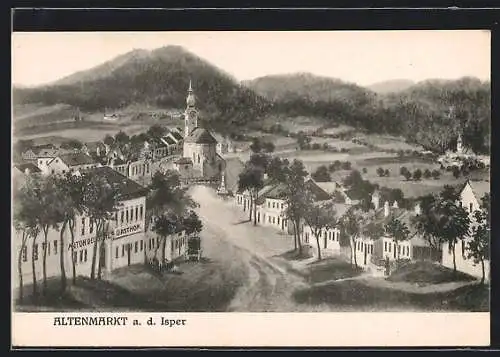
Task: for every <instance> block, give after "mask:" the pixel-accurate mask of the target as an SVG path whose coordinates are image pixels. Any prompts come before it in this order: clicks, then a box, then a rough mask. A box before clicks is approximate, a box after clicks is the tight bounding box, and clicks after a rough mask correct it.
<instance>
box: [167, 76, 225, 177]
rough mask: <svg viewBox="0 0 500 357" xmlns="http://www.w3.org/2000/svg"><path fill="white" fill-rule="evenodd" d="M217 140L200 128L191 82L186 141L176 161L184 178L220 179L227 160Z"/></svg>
mask: <svg viewBox="0 0 500 357" xmlns="http://www.w3.org/2000/svg"><path fill="white" fill-rule="evenodd" d="M217 144H218V142H217V140H216V139H215V137H214V135H213V134H212V133H211V132H210V131H209V130H208V129H206V128H203V127H202V126H198V110H197V109H196V98H195V95H194V93H193V87H192V85H191V81H189V89H188V96H187V98H186V110H185V111H184V141H183V150H182V157H181V158H180V159H178V160H177V161H175V166H176V169H177V170H178V171H179V173H180V175H181V177H183V178H200V179H220V177H221V176H223V174H224V170H225V168H226V162H225V160H224V159H223V158H222V157H221V156H220V155H219V153H218V152H217Z"/></svg>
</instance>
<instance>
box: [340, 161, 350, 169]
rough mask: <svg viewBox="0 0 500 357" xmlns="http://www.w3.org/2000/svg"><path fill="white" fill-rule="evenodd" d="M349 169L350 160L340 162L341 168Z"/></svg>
mask: <svg viewBox="0 0 500 357" xmlns="http://www.w3.org/2000/svg"><path fill="white" fill-rule="evenodd" d="M350 169H351V162H350V161H344V162H343V163H342V170H350Z"/></svg>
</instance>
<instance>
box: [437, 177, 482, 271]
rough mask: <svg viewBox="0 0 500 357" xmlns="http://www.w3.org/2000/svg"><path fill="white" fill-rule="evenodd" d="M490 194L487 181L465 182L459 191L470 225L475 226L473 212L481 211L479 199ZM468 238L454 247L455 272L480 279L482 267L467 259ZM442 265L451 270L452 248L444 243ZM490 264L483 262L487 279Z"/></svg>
mask: <svg viewBox="0 0 500 357" xmlns="http://www.w3.org/2000/svg"><path fill="white" fill-rule="evenodd" d="M489 193H490V183H489V182H487V181H470V180H467V181H466V182H465V183H464V185H463V186H462V188H461V190H460V204H461V205H462V207H464V208H465V209H466V210H467V211H468V212H469V215H470V219H471V222H472V224H473V225H474V224H475V217H474V212H476V211H477V210H479V209H481V198H482V197H483V196H484V195H485V194H489ZM469 241H470V237H465V238H464V239H462V240H459V242H458V243H457V244H456V245H455V247H454V248H455V261H456V265H457V270H458V271H461V272H463V273H466V274H470V275H472V276H475V277H478V278H480V277H481V276H482V267H481V265H480V264H477V265H476V264H474V262H473V260H472V259H469V258H467V245H468V242H469ZM442 249H443V250H442V264H443V265H444V266H445V267H448V268H450V269H453V247H452V246H450V245H449V244H448V243H444V244H443V247H442ZM489 267H490V262H489V261H485V275H486V279H487V280H488V279H489Z"/></svg>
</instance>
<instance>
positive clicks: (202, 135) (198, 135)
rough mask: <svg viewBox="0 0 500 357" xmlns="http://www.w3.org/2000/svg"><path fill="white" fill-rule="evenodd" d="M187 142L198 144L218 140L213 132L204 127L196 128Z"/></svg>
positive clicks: (213, 142) (214, 142)
mask: <svg viewBox="0 0 500 357" xmlns="http://www.w3.org/2000/svg"><path fill="white" fill-rule="evenodd" d="M185 142H187V143H196V144H217V140H215V138H214V137H213V136H212V134H210V132H209V131H208V130H207V129H204V128H195V129H194V130H193V131H192V132H191V134H189V136H188V137H187V138H186V140H185Z"/></svg>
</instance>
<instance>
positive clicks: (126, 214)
mask: <svg viewBox="0 0 500 357" xmlns="http://www.w3.org/2000/svg"><path fill="white" fill-rule="evenodd" d="M125 220H126V221H127V223H128V209H127V210H126V211H125Z"/></svg>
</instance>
